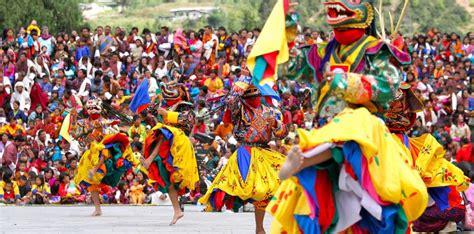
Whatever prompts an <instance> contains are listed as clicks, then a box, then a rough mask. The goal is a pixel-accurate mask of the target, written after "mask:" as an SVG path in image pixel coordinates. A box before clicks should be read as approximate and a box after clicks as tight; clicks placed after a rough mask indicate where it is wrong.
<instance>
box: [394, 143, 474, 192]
mask: <svg viewBox="0 0 474 234" xmlns="http://www.w3.org/2000/svg"><path fill="white" fill-rule="evenodd" d="M408 141H409V142H408V144H409V150H410V152H411V155H412V157H413V161H414V163H415V164H414V165H415V166H416V169H417V170H418V172H419V174H420V176H421V178H422V179H423V181H424V182H425V184H426V187H428V188H432V187H443V186H456V187H457V190H458V191H460V192H463V191H465V190H467V189H468V188H469V179H468V178H467V177H466V176H464V173H463V172H462V170H461V169H459V168H458V167H456V166H455V165H454V164H452V163H450V162H449V161H447V160H446V159H445V158H444V155H445V153H446V151H445V150H444V149H443V146H442V145H441V144H439V143H438V141H437V140H436V138H434V137H433V136H432V135H431V134H425V135H422V136H421V137H417V138H409V140H408ZM397 142H398V143H399V144H400V145H401V146H403V145H404V144H403V143H402V141H401V140H398V141H397Z"/></svg>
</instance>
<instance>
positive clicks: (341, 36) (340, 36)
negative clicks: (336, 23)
mask: <svg viewBox="0 0 474 234" xmlns="http://www.w3.org/2000/svg"><path fill="white" fill-rule="evenodd" d="M364 34H365V29H363V28H361V29H347V30H337V29H335V30H334V37H335V38H336V41H337V42H339V44H341V45H349V44H352V43H354V42H356V41H357V40H359V39H360V38H361V37H362V36H363V35H364Z"/></svg>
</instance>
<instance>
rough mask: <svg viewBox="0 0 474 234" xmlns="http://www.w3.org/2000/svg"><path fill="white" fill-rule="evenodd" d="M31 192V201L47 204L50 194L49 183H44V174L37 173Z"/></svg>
mask: <svg viewBox="0 0 474 234" xmlns="http://www.w3.org/2000/svg"><path fill="white" fill-rule="evenodd" d="M31 189H32V194H33V200H32V201H33V203H34V204H48V203H49V198H50V196H51V190H50V189H49V185H48V184H47V183H45V180H44V176H43V175H39V176H37V177H36V179H35V184H34V185H33V187H32V188H31Z"/></svg>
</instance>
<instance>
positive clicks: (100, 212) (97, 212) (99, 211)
mask: <svg viewBox="0 0 474 234" xmlns="http://www.w3.org/2000/svg"><path fill="white" fill-rule="evenodd" d="M101 215H102V211H101V210H96V211H94V213H92V215H91V216H93V217H95V216H101Z"/></svg>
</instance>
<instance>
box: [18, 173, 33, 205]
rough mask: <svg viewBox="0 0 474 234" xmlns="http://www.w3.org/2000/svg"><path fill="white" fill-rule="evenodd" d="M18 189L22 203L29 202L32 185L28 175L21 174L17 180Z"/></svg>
mask: <svg viewBox="0 0 474 234" xmlns="http://www.w3.org/2000/svg"><path fill="white" fill-rule="evenodd" d="M17 184H18V190H19V191H20V200H21V203H22V204H28V203H30V201H31V197H32V194H31V186H30V182H29V181H28V179H27V178H26V176H20V178H19V179H18V180H17Z"/></svg>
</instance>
